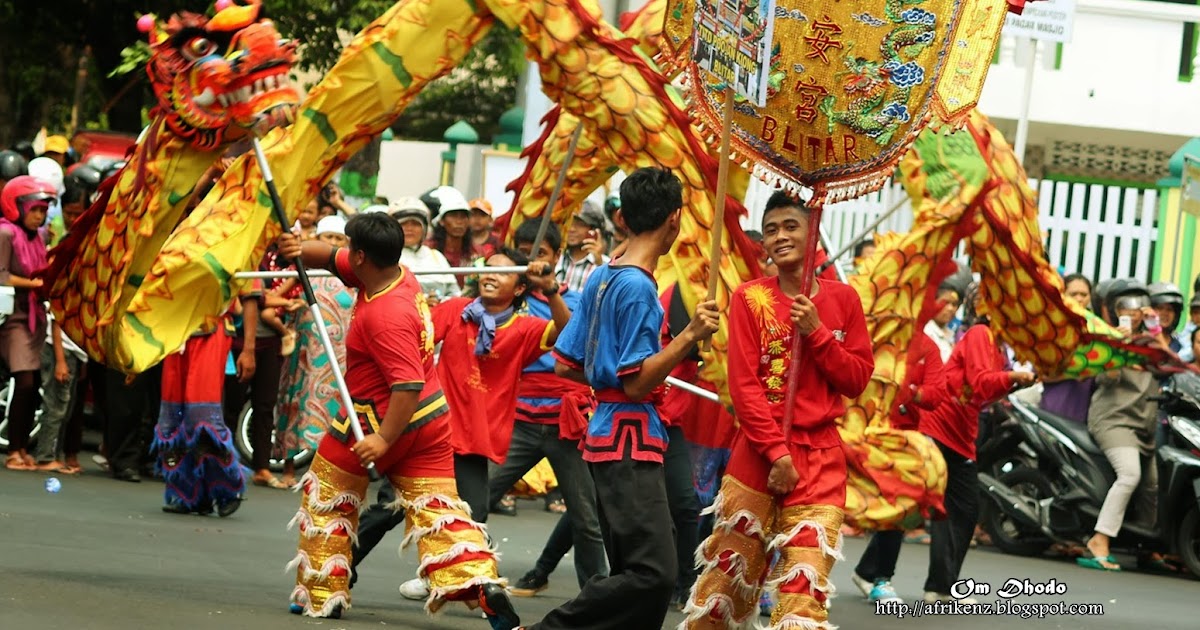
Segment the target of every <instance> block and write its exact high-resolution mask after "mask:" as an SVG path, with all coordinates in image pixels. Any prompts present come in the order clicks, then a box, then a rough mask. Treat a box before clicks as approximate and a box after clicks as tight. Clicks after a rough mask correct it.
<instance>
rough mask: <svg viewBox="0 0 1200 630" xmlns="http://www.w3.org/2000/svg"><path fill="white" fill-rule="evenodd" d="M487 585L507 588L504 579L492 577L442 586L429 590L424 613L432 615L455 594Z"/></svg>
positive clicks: (476, 578) (506, 582)
mask: <svg viewBox="0 0 1200 630" xmlns="http://www.w3.org/2000/svg"><path fill="white" fill-rule="evenodd" d="M487 584H498V585H500V586H503V587H506V588H507V587H508V580H506V579H504V578H494V577H483V576H480V577H474V578H471V579H469V580H467V581H466V582H463V583H462V584H456V585H454V586H443V587H441V588H434V589H429V598H428V599H426V600H425V613H426V614H428V615H433V614H435V613H437V611H438V610H441V608H442V605H443V604H445V603H446V598H447V597H450V596H451V595H455V594H457V593H461V592H462V591H465V590H467V589H472V588H478V587H481V586H485V585H487Z"/></svg>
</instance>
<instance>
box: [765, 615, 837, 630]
mask: <svg viewBox="0 0 1200 630" xmlns="http://www.w3.org/2000/svg"><path fill="white" fill-rule="evenodd" d="M759 627H760V628H763V630H837V626H835V625H833V624H831V623H829V622H828V621H813V620H812V619H808V618H806V617H800V616H798V615H784V617H783V619H780V620H779V623H776V624H772V625H769V626H759Z"/></svg>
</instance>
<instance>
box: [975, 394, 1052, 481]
mask: <svg viewBox="0 0 1200 630" xmlns="http://www.w3.org/2000/svg"><path fill="white" fill-rule="evenodd" d="M975 465H976V466H977V467H978V468H979V470H980V471H981V472H985V473H987V474H989V475H992V476H993V477H999V476H1001V475H1004V474H1005V473H1008V472H1011V471H1013V470H1015V469H1017V468H1037V453H1036V452H1035V451H1034V450H1033V449H1032V448H1030V447H1029V445H1028V444H1027V443H1026V442H1025V432H1024V431H1023V430H1022V429H1021V422H1020V421H1019V420H1018V419H1017V416H1016V412H1015V411H1013V407H1012V404H1011V403H1010V402H1009V401H1008V399H1007V398H1005V399H1001V400H1000V401H998V402H995V403H993V404H991V405H990V406H988V407H987V408H985V409H984V410H983V411H982V412H980V414H979V437H978V438H977V439H976V440H975Z"/></svg>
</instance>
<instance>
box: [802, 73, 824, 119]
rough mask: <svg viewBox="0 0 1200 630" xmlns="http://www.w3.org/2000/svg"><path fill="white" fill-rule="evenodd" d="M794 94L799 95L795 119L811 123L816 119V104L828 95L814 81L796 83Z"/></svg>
mask: <svg viewBox="0 0 1200 630" xmlns="http://www.w3.org/2000/svg"><path fill="white" fill-rule="evenodd" d="M796 92H797V93H799V94H800V104H799V105H797V106H796V119H797V120H803V121H804V122H806V123H811V122H812V121H814V120H816V118H817V103H818V102H820V100H824V97H825V96H827V95H828V94H829V90H826V89H825V88H824V87H822V86H821V85H820V84H819V83H817V80H816V79H812V78H810V79H809V80H808V81H800V82H798V83H796Z"/></svg>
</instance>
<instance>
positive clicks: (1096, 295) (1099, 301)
mask: <svg viewBox="0 0 1200 630" xmlns="http://www.w3.org/2000/svg"><path fill="white" fill-rule="evenodd" d="M1113 282H1115V280H1112V279H1108V280H1101V281H1100V282H1097V283H1096V288H1095V289H1093V290H1092V312H1093V313H1103V312H1104V309H1105V308H1107V302H1105V301H1104V298H1106V297H1108V289H1109V287H1111V286H1112V283H1113Z"/></svg>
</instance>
